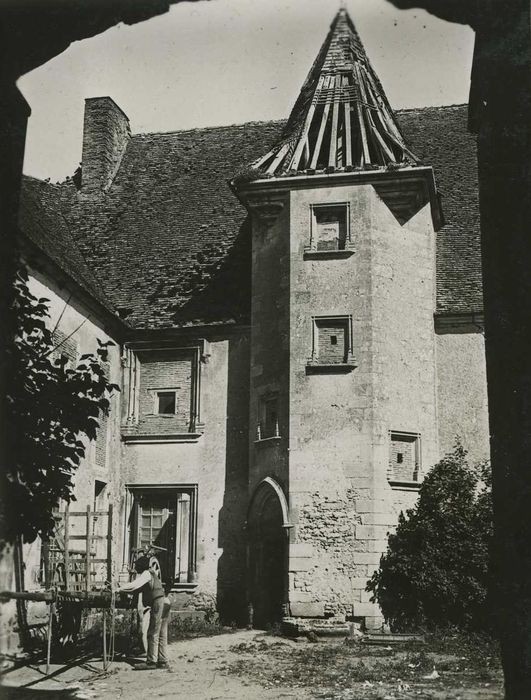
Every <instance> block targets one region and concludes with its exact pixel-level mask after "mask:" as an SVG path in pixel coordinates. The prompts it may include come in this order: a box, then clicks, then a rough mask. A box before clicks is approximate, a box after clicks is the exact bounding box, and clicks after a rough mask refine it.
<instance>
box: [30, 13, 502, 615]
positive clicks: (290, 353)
mask: <svg viewBox="0 0 531 700" xmlns="http://www.w3.org/2000/svg"><path fill="white" fill-rule="evenodd" d="M20 236H21V244H22V249H23V255H24V259H25V261H26V263H27V265H28V266H29V269H30V272H31V274H32V284H33V285H34V286H35V288H38V293H39V295H40V296H46V297H48V298H52V302H53V303H52V319H51V322H52V323H54V324H55V320H54V319H56V318H57V317H58V314H61V313H63V316H62V320H61V322H60V323H59V324H58V331H60V332H61V333H63V334H64V337H66V336H69V334H70V333H71V331H72V330H73V331H74V333H73V334H72V335H71V336H69V337H70V340H71V343H74V346H72V347H71V349H70V350H71V352H72V353H73V354H74V355H75V354H76V353H77V354H79V353H80V352H82V351H84V350H85V348H88V347H89V346H90V344H91V343H94V342H95V338H96V337H97V338H101V339H110V340H112V341H113V342H114V346H113V348H112V352H111V356H110V363H109V372H110V376H111V377H113V380H114V381H115V382H116V383H117V384H119V385H120V387H121V391H120V393H119V394H116V395H115V397H114V399H113V407H112V411H111V415H110V417H109V418H108V419H107V421H106V422H105V423H103V424H102V428H101V430H100V437H99V438H98V442H97V443H96V444H95V445H91V446H89V448H88V451H87V458H86V459H85V462H84V464H83V465H82V467H81V468H80V469H79V472H78V475H77V478H76V497H77V498H78V501H79V503H85V502H87V503H88V502H96V500H97V499H100V502H102V499H103V501H105V502H111V501H112V502H113V504H114V506H115V512H116V513H117V521H116V522H117V525H116V528H115V530H114V533H113V561H114V564H115V576H116V579H119V578H120V577H122V578H124V577H126V576H128V572H127V567H128V562H129V558H130V551H131V549H132V548H134V547H136V546H139V545H140V544H144V543H146V542H148V541H153V542H155V543H158V544H160V545H162V546H164V547H165V553H164V554H162V555H161V566H162V572H163V577H164V578H165V579H166V580H167V581H169V582H171V583H172V591H173V593H172V595H173V598H174V607H175V608H176V609H187V608H196V609H207V608H209V607H210V608H215V609H217V610H218V611H219V613H220V614H221V616H222V618H223V619H225V620H227V621H231V620H234V621H236V622H238V623H243V622H245V621H246V620H247V618H248V615H249V612H250V611H251V610H252V614H253V615H254V622H255V624H256V625H258V626H260V625H262V626H263V625H267V624H269V623H272V622H275V621H277V620H279V619H281V618H282V617H295V618H311V619H314V620H323V619H327V618H328V619H332V620H337V621H344V620H345V619H349V620H356V621H360V622H362V623H364V624H366V625H367V626H369V627H374V626H378V625H380V624H381V616H380V613H379V611H378V609H377V607H376V606H375V605H374V604H373V603H371V602H370V600H369V597H368V594H367V593H366V592H365V585H366V582H367V579H368V578H369V577H370V575H371V573H372V572H373V571H374V570H375V568H376V567H377V566H378V562H379V558H380V556H381V554H382V552H383V551H385V548H386V538H387V534H388V532H389V531H390V530H391V529H392V528H393V527H394V525H395V524H396V521H397V517H398V513H399V512H400V511H401V510H404V509H406V508H408V507H410V506H412V505H413V504H414V502H415V498H416V495H417V492H418V488H419V485H420V483H421V482H422V478H423V475H424V474H425V473H426V472H427V470H428V469H429V468H430V466H431V465H433V464H434V463H435V462H437V460H438V459H439V458H440V457H441V456H442V455H444V454H445V452H447V451H448V450H449V449H451V448H452V446H453V444H454V442H455V439H456V437H457V436H459V437H460V438H461V440H462V442H463V444H464V446H465V447H466V448H468V449H469V451H470V453H471V457H472V458H473V459H484V458H487V457H488V427H487V398H486V377H485V360H484V348H483V335H482V298H481V265H480V257H479V213H478V203H477V181H476V176H475V143H474V140H473V137H471V136H470V135H469V134H468V133H467V129H466V107H465V106H449V107H437V108H420V109H414V110H404V111H402V112H397V113H396V114H395V113H394V112H393V111H392V110H391V107H390V106H389V104H388V102H387V98H386V97H385V93H384V91H383V88H382V86H381V84H380V81H379V80H378V77H377V76H376V74H375V73H374V71H373V69H372V67H371V66H370V62H369V60H368V58H367V56H366V54H365V51H364V49H363V46H362V44H361V41H360V39H359V37H358V35H357V33H356V30H355V28H354V26H353V24H352V22H351V20H350V18H349V17H348V15H347V13H346V12H345V11H344V10H341V11H340V12H339V13H338V15H337V16H336V18H335V19H334V22H333V23H332V26H331V29H330V32H329V34H328V36H327V38H326V40H325V42H324V44H323V47H322V49H321V51H320V53H319V55H318V57H317V59H316V61H315V63H314V65H313V67H312V69H311V71H310V73H309V75H308V78H307V80H306V82H305V84H304V85H303V88H302V90H301V94H300V96H299V98H298V99H297V101H296V103H295V106H294V109H293V111H292V114H291V116H290V118H289V119H288V121H287V122H263V123H260V122H257V123H250V124H243V125H238V126H230V127H218V128H209V129H196V130H191V131H185V132H172V133H167V134H131V131H130V128H129V121H128V118H127V116H126V115H125V114H124V113H123V112H122V111H121V109H120V108H119V107H118V106H117V105H116V104H115V103H114V102H113V101H112V99H111V98H109V97H102V98H92V99H88V100H87V101H86V110H85V122H84V137H83V157H82V165H81V169H80V171H78V172H76V174H75V175H74V176H73V177H72V178H69V179H68V180H67V181H65V182H63V183H61V184H57V185H52V184H50V183H45V182H40V181H37V180H34V179H32V178H26V180H25V183H24V187H23V194H22V202H21V217H20ZM63 307H64V308H66V309H67V312H66V313H64V312H63V311H62V309H63ZM79 324H82V325H81V326H79ZM78 326H79V329H78ZM76 329H77V330H76ZM102 433H103V434H104V435H103V437H102V436H101V435H102ZM36 548H37V545H35V546H34V547H33V549H34V550H35V549H36ZM35 556H37V555H35ZM27 572H28V569H26V581H25V582H24V583H25V586H26V588H27V587H30V586H31V585H35V586H38V585H40V584H39V581H38V577H37V578H35V580H31V581H30V580H29V577H28V573H27Z"/></svg>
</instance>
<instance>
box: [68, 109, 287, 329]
mask: <svg viewBox="0 0 531 700" xmlns="http://www.w3.org/2000/svg"><path fill="white" fill-rule="evenodd" d="M281 128H282V123H281V122H265V123H248V124H242V125H237V126H226V127H217V128H208V129H194V130H191V131H181V132H173V133H164V134H138V135H135V136H133V137H132V138H131V140H130V141H129V143H128V145H127V150H126V152H125V155H124V157H123V160H122V163H121V165H120V168H119V170H118V173H117V175H116V177H115V178H114V181H113V184H112V186H111V187H110V189H109V190H108V192H107V193H106V194H105V195H100V197H99V198H98V197H97V196H96V197H85V196H84V195H82V194H77V193H76V192H75V189H74V187H73V185H72V184H70V185H69V187H68V191H69V195H68V197H67V198H66V201H65V205H66V206H65V214H66V215H67V217H68V219H69V220H70V222H71V227H72V228H73V229H75V232H76V233H75V235H76V238H77V241H78V243H79V245H80V247H81V249H82V251H83V254H84V255H85V257H86V258H87V259H88V260H90V263H91V265H92V267H93V268H94V270H95V271H96V274H97V275H98V277H99V278H100V280H101V282H102V284H103V285H104V288H105V290H106V292H107V294H108V295H109V296H110V298H111V299H112V300H113V302H114V304H115V306H116V308H117V309H118V311H119V313H120V314H121V315H122V317H124V318H126V319H127V321H128V322H129V323H131V324H132V325H134V326H136V327H137V328H167V327H172V326H182V325H190V324H197V323H223V322H232V323H235V322H236V323H237V322H241V321H242V320H244V321H245V322H248V315H249V311H250V273H251V271H250V236H249V231H248V224H247V222H246V216H247V212H246V211H245V209H244V208H243V206H242V205H241V204H240V203H239V202H238V200H237V199H236V197H235V195H234V194H233V192H232V191H231V190H230V188H229V185H228V180H229V178H230V177H231V176H233V175H234V173H235V172H236V171H237V170H239V169H241V167H242V166H243V165H244V164H246V163H248V162H249V161H250V160H252V158H253V157H255V156H256V154H257V153H260V152H263V151H264V150H267V149H268V148H269V147H270V145H271V143H272V142H273V141H274V140H275V139H276V138H277V137H278V134H279V131H280V129H281Z"/></svg>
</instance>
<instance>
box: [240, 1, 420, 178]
mask: <svg viewBox="0 0 531 700" xmlns="http://www.w3.org/2000/svg"><path fill="white" fill-rule="evenodd" d="M417 164H418V160H417V158H416V157H415V156H414V155H413V154H412V153H411V151H409V150H408V148H407V146H406V144H405V142H404V139H403V137H402V134H401V133H400V129H399V127H398V124H397V122H396V120H395V117H394V114H393V111H392V109H391V107H390V105H389V103H388V101H387V98H386V96H385V93H384V91H383V88H382V86H381V84H380V81H379V80H378V77H377V75H376V73H375V72H374V70H373V68H372V66H371V65H370V63H369V60H368V58H367V55H366V53H365V49H364V48H363V45H362V43H361V40H360V38H359V36H358V33H357V31H356V29H355V27H354V25H353V23H352V20H351V19H350V17H349V16H348V14H347V12H346V10H344V9H341V10H340V11H339V12H338V14H337V15H336V17H335V19H334V21H333V22H332V26H331V27H330V32H329V33H328V36H327V38H326V40H325V42H324V44H323V46H322V47H321V50H320V52H319V55H318V56H317V59H316V61H315V63H314V64H313V66H312V69H311V70H310V73H309V74H308V77H307V78H306V82H305V83H304V85H303V86H302V90H301V92H300V95H299V98H298V99H297V102H296V103H295V106H294V108H293V110H292V112H291V115H290V118H289V120H288V122H287V123H286V126H285V128H284V131H283V133H282V138H281V140H280V142H279V143H277V144H276V145H275V147H274V148H272V149H271V150H270V151H269V152H268V153H267V154H266V155H265V156H263V157H262V158H260V159H259V160H257V161H255V162H254V163H253V164H252V167H253V168H256V169H258V170H260V171H261V172H262V173H263V174H265V175H267V176H270V177H275V176H279V175H287V174H294V173H297V172H299V173H300V172H301V171H303V172H306V173H308V172H309V173H311V172H313V171H319V170H321V171H322V170H326V171H327V172H333V171H337V170H339V171H341V170H346V171H349V170H354V169H356V170H358V169H362V170H372V169H375V168H393V167H401V166H410V167H411V166H414V165H417Z"/></svg>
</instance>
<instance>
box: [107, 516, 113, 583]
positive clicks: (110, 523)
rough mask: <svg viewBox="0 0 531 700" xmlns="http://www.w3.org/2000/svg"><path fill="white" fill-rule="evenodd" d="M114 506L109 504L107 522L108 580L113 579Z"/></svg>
mask: <svg viewBox="0 0 531 700" xmlns="http://www.w3.org/2000/svg"><path fill="white" fill-rule="evenodd" d="M112 516H113V508H112V503H111V504H109V515H108V522H107V581H110V580H111V579H112V528H113V517H112Z"/></svg>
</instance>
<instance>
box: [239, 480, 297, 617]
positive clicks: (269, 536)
mask: <svg viewBox="0 0 531 700" xmlns="http://www.w3.org/2000/svg"><path fill="white" fill-rule="evenodd" d="M289 527H290V523H289V509H288V502H287V499H286V496H285V494H284V491H283V490H282V488H281V486H280V485H279V484H278V483H277V482H276V481H275V480H274V479H272V478H271V477H266V478H265V479H263V480H262V481H261V482H260V483H259V484H258V486H257V487H256V489H255V490H254V492H253V495H252V496H251V499H250V502H249V508H248V512H247V533H248V552H249V556H248V595H249V602H250V604H251V609H252V616H253V624H254V626H255V627H258V628H265V627H267V626H269V625H273V624H275V623H276V622H280V621H281V619H282V616H283V613H284V608H285V604H286V601H287V594H288V536H287V535H288V532H289V531H288V528H289Z"/></svg>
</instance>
